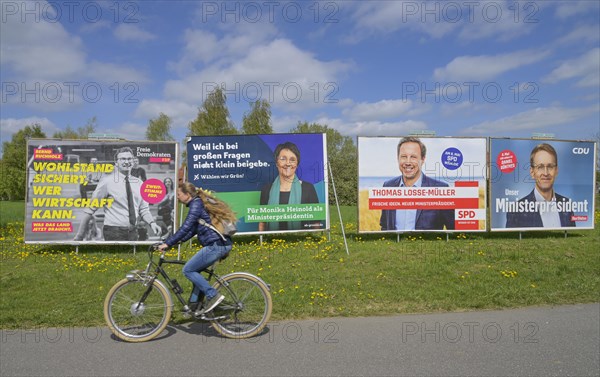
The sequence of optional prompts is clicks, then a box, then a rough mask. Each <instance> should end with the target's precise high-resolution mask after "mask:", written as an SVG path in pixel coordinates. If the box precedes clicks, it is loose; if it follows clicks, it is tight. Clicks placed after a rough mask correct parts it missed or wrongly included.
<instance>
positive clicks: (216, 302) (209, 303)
mask: <svg viewBox="0 0 600 377" xmlns="http://www.w3.org/2000/svg"><path fill="white" fill-rule="evenodd" d="M224 299H225V296H223V295H221V294H218V293H217V294H216V295H215V297H213V298H211V299H210V300H208V301H207V302H206V309H204V310H203V312H204V313H208V312H210V311H211V310H213V309H214V308H215V307H216V306H217V305H219V304H220V303H221V302H222V301H223V300H224Z"/></svg>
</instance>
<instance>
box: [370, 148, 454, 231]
mask: <svg viewBox="0 0 600 377" xmlns="http://www.w3.org/2000/svg"><path fill="white" fill-rule="evenodd" d="M426 154H427V148H426V147H425V144H423V142H422V141H421V139H419V138H416V137H405V138H403V139H401V140H400V142H399V143H398V148H397V159H398V167H399V169H400V172H401V173H402V175H401V176H399V177H396V178H392V179H390V180H388V181H386V182H385V183H384V184H383V187H448V184H446V183H444V182H441V181H438V180H436V179H433V178H430V177H428V176H426V175H425V174H424V173H423V171H422V170H421V167H422V166H423V164H424V163H425V157H426ZM379 224H380V225H381V230H444V229H447V230H450V229H454V210H437V209H414V210H382V211H381V218H380V220H379Z"/></svg>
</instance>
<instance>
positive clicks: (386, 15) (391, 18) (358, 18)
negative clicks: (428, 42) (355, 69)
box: [343, 0, 458, 42]
mask: <svg viewBox="0 0 600 377" xmlns="http://www.w3.org/2000/svg"><path fill="white" fill-rule="evenodd" d="M350 4H351V5H349V6H350V7H352V6H353V5H354V4H356V9H354V10H353V11H352V16H351V17H352V19H353V20H354V22H355V30H354V31H353V33H351V34H350V35H349V36H348V37H347V40H348V41H350V42H356V41H358V40H361V39H364V38H365V37H367V36H370V35H378V34H389V33H394V32H397V31H399V30H402V29H408V30H412V31H415V32H419V33H423V34H425V35H427V36H429V37H432V38H440V37H442V36H444V35H446V34H448V33H449V32H451V31H452V30H454V29H456V28H457V27H458V24H457V22H455V21H453V20H450V21H452V22H448V20H449V19H448V17H452V16H449V15H448V14H445V10H444V7H445V5H444V2H431V3H429V4H426V3H425V2H415V1H405V0H402V1H362V2H356V3H350ZM343 5H344V6H347V5H348V3H343Z"/></svg>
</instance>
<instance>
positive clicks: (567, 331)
mask: <svg viewBox="0 0 600 377" xmlns="http://www.w3.org/2000/svg"><path fill="white" fill-rule="evenodd" d="M0 336H1V340H0V374H1V375H2V376H67V375H68V376H402V375H410V376H416V375H420V376H434V375H435V376H516V375H518V376H525V375H534V376H555V375H556V376H567V375H569V376H599V375H600V356H599V355H600V304H598V303H596V304H586V305H569V306H559V307H533V308H523V309H515V310H501V311H484V312H465V313H443V314H418V315H397V316H390V317H369V318H329V319H316V320H306V321H296V322H273V323H271V324H270V325H269V327H268V328H267V331H265V332H264V333H263V334H262V335H260V336H258V337H255V338H252V339H247V340H239V341H236V340H229V339H224V338H221V337H219V336H217V335H216V333H215V332H214V331H213V330H212V329H211V328H210V327H209V326H207V325H206V324H201V323H189V324H186V325H182V326H175V327H168V328H167V330H165V332H164V333H163V334H162V335H161V336H160V337H159V338H157V339H155V340H153V341H151V342H147V343H141V344H132V343H124V342H120V341H117V340H115V338H114V337H113V336H112V334H111V333H110V331H109V330H108V328H106V327H99V328H58V329H56V328H53V329H38V330H15V331H11V330H4V331H0Z"/></svg>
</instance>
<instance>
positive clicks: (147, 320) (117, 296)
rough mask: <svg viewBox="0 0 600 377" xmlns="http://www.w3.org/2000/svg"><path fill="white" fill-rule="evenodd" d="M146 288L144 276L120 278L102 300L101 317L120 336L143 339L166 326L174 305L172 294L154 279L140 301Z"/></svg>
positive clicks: (152, 335)
mask: <svg viewBox="0 0 600 377" xmlns="http://www.w3.org/2000/svg"><path fill="white" fill-rule="evenodd" d="M148 289H149V287H148V286H146V285H145V284H144V281H143V280H128V279H123V280H121V281H119V282H118V283H117V284H115V285H114V286H113V287H112V288H111V290H110V291H109V292H108V295H107V296H106V299H105V300H104V319H105V320H106V323H107V324H108V327H109V328H110V330H111V331H112V333H113V334H115V336H117V337H118V338H119V339H122V340H125V341H128V342H145V341H147V340H150V339H153V338H154V337H156V336H157V335H158V334H160V333H161V332H162V331H163V330H164V329H165V327H167V324H168V323H169V319H170V318H171V311H172V309H173V301H172V299H171V295H170V294H169V291H167V289H166V288H165V286H164V285H163V284H162V283H160V282H158V281H156V280H155V281H154V283H153V284H152V287H151V288H150V291H149V293H148V296H147V297H146V298H145V299H144V301H143V302H141V301H140V300H141V299H142V297H143V296H144V293H146V292H147V291H148Z"/></svg>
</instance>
